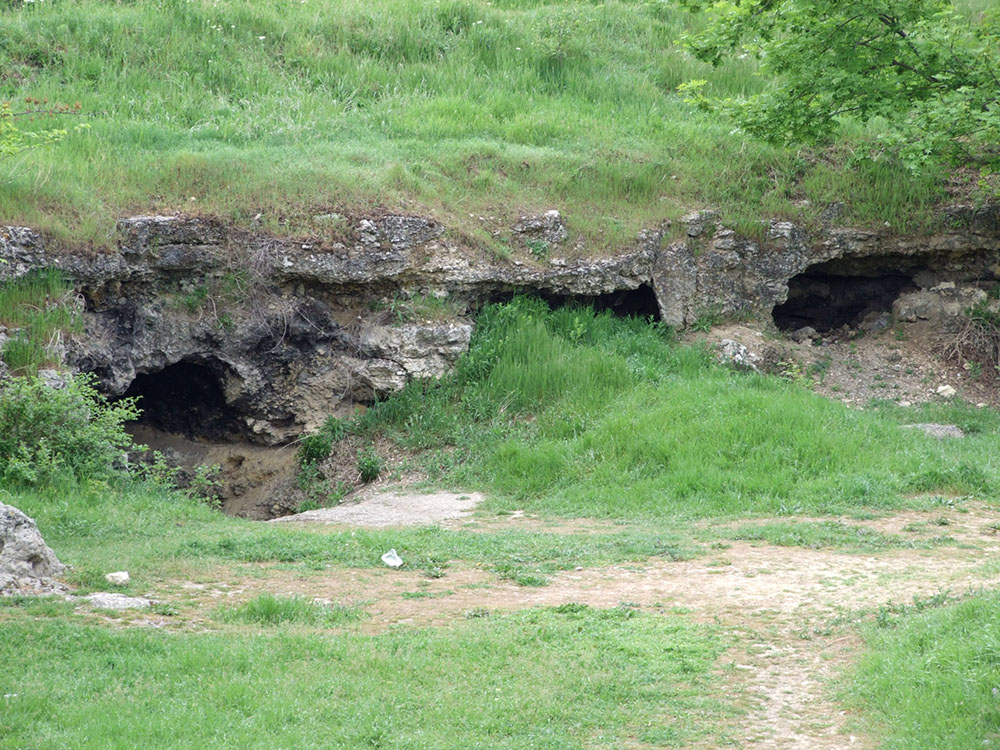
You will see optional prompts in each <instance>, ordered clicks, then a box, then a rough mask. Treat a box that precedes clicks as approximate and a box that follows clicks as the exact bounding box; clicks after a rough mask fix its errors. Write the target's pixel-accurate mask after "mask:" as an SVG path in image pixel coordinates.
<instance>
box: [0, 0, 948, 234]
mask: <svg viewBox="0 0 1000 750" xmlns="http://www.w3.org/2000/svg"><path fill="white" fill-rule="evenodd" d="M701 22H702V21H701V19H700V17H699V16H697V15H689V14H687V13H686V12H684V11H683V10H681V9H680V8H678V7H677V6H676V5H675V4H673V3H668V2H638V1H636V0H613V1H612V2H606V3H588V2H583V1H582V0H580V1H571V2H561V3H548V2H543V1H542V0H524V1H518V2H488V1H487V0H444V1H443V2H440V3H426V2H422V1H421V0H372V1H370V2H359V0H347V1H345V2H308V3H289V2H283V1H279V0H254V1H253V2H251V1H250V0H219V1H218V2H213V3H201V2H185V1H184V0H136V2H130V3H107V2H103V1H102V0H60V1H57V2H45V3H42V2H36V3H4V4H2V5H0V25H2V28H3V34H2V35H0V70H2V71H4V73H3V75H0V98H3V99H11V100H15V101H20V100H22V99H23V98H24V97H29V96H30V97H35V98H38V99H47V100H48V101H49V102H56V101H60V102H68V103H71V104H72V103H75V102H77V101H79V102H80V104H81V105H82V108H83V112H84V113H85V115H84V117H85V118H86V120H87V122H89V123H90V124H91V126H92V128H91V129H90V130H89V131H88V132H87V133H86V134H82V135H74V136H73V137H71V138H68V139H66V140H65V141H63V142H62V143H59V144H57V145H56V146H54V147H52V148H50V149H46V150H37V151H34V152H29V153H27V154H26V155H23V156H21V157H19V158H17V159H15V160H12V161H7V162H3V163H0V220H2V221H6V222H19V223H26V224H31V225H35V226H39V227H41V228H43V229H46V230H48V231H50V232H52V233H54V234H55V235H56V236H57V237H61V238H62V239H63V240H64V241H67V242H83V241H87V242H93V243H97V244H101V243H106V242H107V237H108V233H109V231H110V229H111V227H112V220H113V219H114V218H115V217H116V216H117V215H119V214H121V213H123V212H128V211H140V210H142V211H151V210H170V209H182V210H187V211H194V212H213V213H219V214H221V215H224V216H226V217H229V218H232V219H234V220H236V221H241V220H246V219H248V218H249V217H252V216H255V215H256V214H258V213H261V214H263V221H264V223H265V226H267V227H268V228H271V229H274V230H277V231H283V232H289V231H291V232H297V231H314V232H317V233H322V231H323V229H322V227H319V226H315V222H313V220H312V217H313V216H314V215H316V214H319V213H328V211H329V209H330V207H336V208H342V209H352V208H359V207H362V208H366V207H370V206H371V205H372V204H373V203H374V204H378V205H382V206H388V207H395V208H397V209H403V208H405V209H406V210H414V208H418V209H419V210H421V211H428V212H430V211H433V212H437V214H438V216H439V217H440V218H442V219H443V220H445V221H446V222H447V223H449V224H450V225H452V226H455V227H457V228H459V229H460V230H464V231H466V232H468V233H469V234H470V235H471V236H473V237H477V238H479V239H480V240H481V241H482V242H485V243H490V242H493V241H494V240H493V238H492V236H491V234H490V233H489V232H483V224H484V222H483V221H480V219H479V217H484V219H485V224H487V225H488V226H487V228H492V227H494V226H497V225H501V226H502V225H503V224H504V223H506V222H508V221H509V220H510V219H511V218H512V217H514V216H516V215H517V214H518V213H520V212H525V211H530V210H537V209H539V208H548V207H552V206H556V207H560V208H562V209H564V210H565V213H566V214H567V216H568V217H569V219H570V221H571V228H572V229H573V230H574V232H575V233H576V234H577V236H579V237H584V238H587V239H588V240H589V241H590V243H591V246H592V247H595V248H597V249H602V248H609V247H614V246H616V245H618V244H620V243H622V242H624V241H626V240H629V239H631V237H632V236H633V234H634V231H635V230H636V229H637V228H638V227H639V226H641V225H646V224H649V223H651V222H659V221H661V220H663V219H664V218H672V217H677V216H679V215H681V214H682V213H683V212H684V211H685V210H686V209H688V208H691V207H700V206H703V205H712V206H718V207H721V208H722V209H724V210H725V212H726V214H727V216H729V217H731V218H732V219H733V220H735V221H737V222H740V221H742V222H743V223H744V224H746V225H747V226H750V225H752V223H753V222H754V221H755V220H756V219H758V218H760V216H761V214H775V215H788V216H794V215H797V214H799V213H800V208H799V207H797V206H802V205H804V204H801V203H793V201H801V200H802V199H808V200H811V201H812V202H813V204H814V205H815V206H817V208H816V209H815V210H818V209H819V208H821V207H822V201H827V200H842V201H846V202H847V203H848V214H847V217H846V218H847V220H865V221H869V220H874V219H875V218H878V220H879V221H880V222H881V221H885V220H888V221H890V223H892V225H893V226H895V227H897V228H900V229H904V228H906V227H913V226H918V225H920V223H921V222H923V221H925V220H926V219H927V216H926V214H925V213H923V212H922V211H921V209H923V208H924V207H925V206H926V205H928V204H929V203H932V202H933V201H935V200H937V199H938V198H939V197H940V195H941V190H940V185H939V181H938V180H937V178H936V177H935V176H933V175H930V176H925V177H922V178H914V177H912V176H910V175H907V174H906V173H905V172H904V171H902V170H900V169H898V168H895V167H893V166H892V165H891V164H889V163H885V164H882V165H880V166H878V167H877V168H865V167H863V168H859V169H844V168H843V165H844V162H845V159H847V157H848V156H849V154H850V153H851V152H852V151H853V150H855V149H856V148H857V146H858V145H859V143H861V142H863V141H865V140H868V139H871V138H873V137H874V136H875V135H877V134H871V133H863V132H859V133H853V134H849V135H848V136H847V137H846V139H845V141H844V143H843V144H842V148H840V149H836V150H834V151H832V152H831V153H830V154H828V155H824V157H823V158H820V159H816V158H814V156H813V155H812V154H808V153H800V152H797V151H793V150H789V149H779V148H773V147H770V146H766V145H763V144H760V143H757V142H755V141H753V140H749V139H747V138H745V137H743V136H742V135H740V134H737V133H734V132H733V131H732V126H731V125H730V124H729V123H726V122H721V121H717V120H715V119H713V118H712V116H710V115H706V114H703V113H700V112H698V111H696V110H695V109H693V108H692V107H691V106H689V105H687V104H685V103H684V101H683V99H682V97H680V96H678V95H677V94H676V87H677V86H678V84H680V83H682V82H684V81H685V80H689V79H693V78H700V79H707V80H708V81H709V88H710V90H711V92H712V93H713V94H718V95H733V96H738V95H742V94H745V93H752V92H754V91H757V90H759V88H760V87H761V86H762V83H761V82H760V81H759V80H758V79H756V78H754V77H753V72H754V69H753V65H752V63H751V62H750V61H738V62H733V63H727V64H726V65H723V66H722V67H720V68H718V69H712V68H709V67H707V66H705V65H703V64H701V63H699V62H697V61H695V60H694V59H692V58H691V57H690V56H689V55H687V54H686V53H685V52H684V51H683V50H682V49H680V48H679V47H677V46H676V45H675V42H674V40H676V39H677V38H678V37H679V36H680V35H681V34H682V33H683V32H684V31H686V30H689V29H693V28H696V27H697V26H698V24H699V23H701ZM24 125H25V127H31V126H32V125H31V124H30V123H24ZM413 202H415V204H414V203H413ZM801 210H804V211H805V212H806V214H808V211H810V210H812V209H808V208H807V209H801ZM469 214H473V216H472V217H470V216H469ZM805 218H808V216H805Z"/></svg>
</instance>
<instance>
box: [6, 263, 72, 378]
mask: <svg viewBox="0 0 1000 750" xmlns="http://www.w3.org/2000/svg"><path fill="white" fill-rule="evenodd" d="M0 325H3V326H5V327H6V328H8V329H9V330H10V332H11V336H10V338H9V340H8V341H7V342H6V344H5V345H4V347H3V351H2V352H0V354H2V355H3V359H4V361H6V363H7V365H8V367H9V368H10V370H11V372H13V373H14V374H15V375H22V374H24V375H32V374H34V373H35V372H36V371H37V370H38V368H39V367H42V366H44V365H53V366H58V364H59V358H58V356H57V355H56V354H55V351H56V350H57V349H58V347H57V346H56V344H57V343H58V342H59V339H60V338H61V337H62V336H63V335H65V334H70V333H75V332H78V331H79V330H80V328H81V320H80V317H79V314H78V305H77V302H76V300H75V298H74V296H73V293H72V289H71V287H70V285H69V284H68V283H67V282H66V280H65V279H64V278H63V276H62V274H61V272H60V271H58V270H57V269H54V268H47V269H43V270H41V271H35V272H32V273H29V274H26V275H24V276H21V277H18V278H16V279H14V280H12V281H7V282H5V283H4V284H3V285H2V286H0Z"/></svg>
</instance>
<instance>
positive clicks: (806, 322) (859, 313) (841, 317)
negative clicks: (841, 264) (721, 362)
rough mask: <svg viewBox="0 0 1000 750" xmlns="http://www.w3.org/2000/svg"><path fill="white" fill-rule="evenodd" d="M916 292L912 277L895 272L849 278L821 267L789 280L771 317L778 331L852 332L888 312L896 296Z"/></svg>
mask: <svg viewBox="0 0 1000 750" xmlns="http://www.w3.org/2000/svg"><path fill="white" fill-rule="evenodd" d="M916 288H917V286H916V284H914V282H913V275H912V274H909V273H904V272H901V271H898V270H890V269H872V270H870V271H866V272H865V273H860V274H859V273H855V274H851V273H846V272H839V271H838V270H837V269H836V268H831V267H830V266H829V265H823V264H821V265H818V266H814V267H812V268H809V269H807V270H806V271H805V272H804V273H801V274H799V275H798V276H795V277H793V278H792V279H791V280H789V282H788V300H787V301H786V302H785V303H784V304H781V305H777V306H776V307H775V308H774V310H773V312H772V315H773V317H774V323H775V325H776V326H777V327H778V328H779V329H780V330H782V331H795V330H798V329H800V328H804V327H806V326H808V327H811V328H814V329H815V330H816V331H818V332H820V333H826V332H828V331H833V330H836V329H838V328H841V327H843V326H845V325H846V326H847V327H848V328H856V327H857V326H858V325H860V323H861V322H862V321H863V320H864V319H865V317H866V316H867V315H870V314H871V313H873V312H890V311H891V310H892V303H893V302H895V301H896V299H897V298H898V297H899V295H900V294H903V293H904V292H909V291H913V290H915V289H916Z"/></svg>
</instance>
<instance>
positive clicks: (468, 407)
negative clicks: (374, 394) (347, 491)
mask: <svg viewBox="0 0 1000 750" xmlns="http://www.w3.org/2000/svg"><path fill="white" fill-rule="evenodd" d="M803 377H804V376H803ZM978 419H979V420H980V422H981V423H982V424H983V426H984V429H982V430H981V431H980V433H979V435H978V437H977V438H976V439H975V440H971V441H969V440H967V441H952V442H951V443H942V442H941V441H932V440H924V439H923V438H922V436H920V435H916V434H913V433H909V432H907V431H904V430H900V429H899V427H898V419H897V417H896V416H895V415H894V414H891V413H889V412H886V411H872V412H859V411H855V410H852V409H848V408H845V407H844V406H843V405H842V404H839V403H835V402H831V401H829V400H827V399H824V398H821V397H819V396H816V395H815V394H813V393H811V392H810V391H808V390H807V389H804V388H801V387H799V386H798V385H797V384H796V383H794V382H786V381H782V380H780V379H776V378H767V377H762V376H756V375H741V374H737V373H733V372H730V371H728V370H725V369H722V368H719V367H716V366H713V365H712V364H711V362H710V359H709V357H708V356H707V353H706V352H704V351H703V350H701V349H698V348H691V347H684V346H679V345H677V344H675V343H673V341H672V339H671V338H670V336H669V334H668V333H667V332H666V331H665V330H664V329H663V327H662V326H660V325H659V324H655V323H652V324H651V323H649V322H647V321H644V320H639V319H616V318H614V317H612V316H611V315H610V314H606V313H605V314H595V313H594V312H593V311H592V310H587V309H580V308H576V309H574V308H561V309H559V310H554V311H550V310H548V309H547V307H546V306H545V305H544V304H543V303H540V302H538V301H532V300H526V299H518V300H515V301H513V302H512V303H510V304H507V305H498V306H492V307H489V308H486V309H484V310H483V312H482V313H481V315H480V319H479V325H478V326H477V330H476V333H475V334H474V337H473V342H472V344H471V347H470V349H469V351H468V353H467V354H466V355H465V356H463V358H462V359H460V361H459V362H458V365H457V371H456V373H455V375H454V376H451V377H448V378H444V379H443V380H441V381H440V382H437V383H414V384H411V385H410V386H408V387H407V388H406V389H404V391H402V392H401V393H400V394H397V395H396V396H393V397H392V398H391V399H389V400H387V401H385V402H382V403H379V404H376V405H375V406H374V407H373V408H372V409H370V410H369V411H368V412H366V413H365V414H364V415H363V416H362V417H360V418H358V419H357V420H356V422H355V423H354V425H353V426H352V430H355V431H357V432H359V433H361V434H364V435H367V436H373V435H375V434H376V433H381V434H383V435H385V436H387V437H389V438H391V439H393V440H395V441H397V442H398V443H399V444H401V445H402V446H403V447H405V448H408V449H423V450H426V451H428V452H427V453H426V454H425V467H426V468H427V470H428V471H429V473H430V474H431V476H435V477H439V478H440V481H444V482H447V483H451V484H454V485H456V486H459V487H462V486H464V487H475V488H483V489H488V490H489V491H490V493H491V495H492V499H491V500H490V501H489V503H490V507H492V508H493V509H514V508H521V509H531V510H536V511H540V512H547V513H559V514H566V515H580V514H581V513H584V514H588V515H599V516H610V517H636V516H645V517H660V518H663V517H677V516H678V515H683V516H712V515H719V514H729V513H731V514H740V513H746V514H762V513H797V512H814V513H840V512H844V511H846V510H849V509H851V508H856V507H862V506H867V507H890V506H894V505H898V504H900V503H903V502H904V500H903V498H902V495H904V494H914V493H924V492H936V493H943V492H952V491H953V492H957V493H959V494H973V493H974V494H982V495H984V496H988V495H989V494H990V493H992V492H994V491H996V490H997V489H1000V465H998V463H997V458H996V455H995V454H994V451H995V450H996V449H997V448H1000V436H998V432H997V430H996V428H995V427H990V428H988V429H986V428H985V425H986V424H988V423H987V422H984V421H983V420H985V419H986V417H978ZM970 420H971V417H970ZM817 425H822V429H817ZM959 443H960V444H959Z"/></svg>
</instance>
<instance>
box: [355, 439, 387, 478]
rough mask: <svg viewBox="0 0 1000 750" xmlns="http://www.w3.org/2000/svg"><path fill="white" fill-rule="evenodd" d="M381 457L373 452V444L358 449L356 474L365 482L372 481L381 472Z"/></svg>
mask: <svg viewBox="0 0 1000 750" xmlns="http://www.w3.org/2000/svg"><path fill="white" fill-rule="evenodd" d="M382 465H383V461H382V458H381V457H380V456H379V455H378V453H376V452H375V446H373V445H369V446H368V447H367V448H365V449H363V450H360V451H358V476H360V477H361V481H362V482H364V483H365V484H368V483H369V482H374V481H375V480H376V479H378V478H379V475H380V474H381V473H382Z"/></svg>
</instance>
